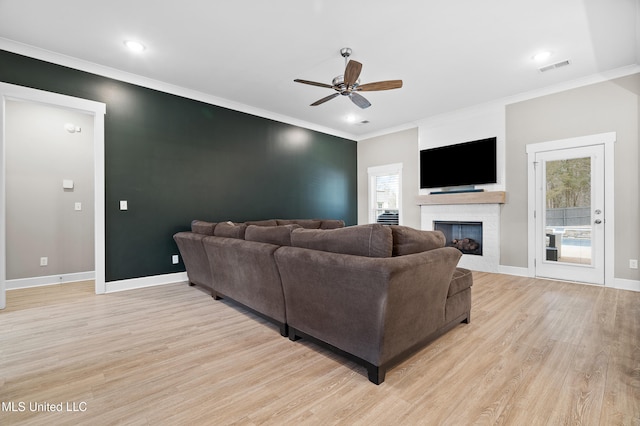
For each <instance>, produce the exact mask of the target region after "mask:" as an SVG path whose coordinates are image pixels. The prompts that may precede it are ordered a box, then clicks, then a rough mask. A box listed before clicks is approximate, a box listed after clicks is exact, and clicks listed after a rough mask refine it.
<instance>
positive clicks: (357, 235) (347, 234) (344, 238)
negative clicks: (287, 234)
mask: <svg viewBox="0 0 640 426" xmlns="http://www.w3.org/2000/svg"><path fill="white" fill-rule="evenodd" d="M291 245H292V246H293V247H302V248H308V249H313V250H321V251H329V252H333V253H343V254H353V255H357V256H367V257H391V254H392V252H393V237H392V234H391V229H389V228H388V227H387V226H383V225H380V224H378V223H373V224H370V225H359V226H348V227H345V228H337V229H294V230H293V231H292V232H291Z"/></svg>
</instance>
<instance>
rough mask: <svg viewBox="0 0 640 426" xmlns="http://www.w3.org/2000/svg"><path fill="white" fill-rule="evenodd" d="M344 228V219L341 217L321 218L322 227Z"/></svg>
mask: <svg viewBox="0 0 640 426" xmlns="http://www.w3.org/2000/svg"><path fill="white" fill-rule="evenodd" d="M336 228H344V220H341V219H321V222H320V229H336Z"/></svg>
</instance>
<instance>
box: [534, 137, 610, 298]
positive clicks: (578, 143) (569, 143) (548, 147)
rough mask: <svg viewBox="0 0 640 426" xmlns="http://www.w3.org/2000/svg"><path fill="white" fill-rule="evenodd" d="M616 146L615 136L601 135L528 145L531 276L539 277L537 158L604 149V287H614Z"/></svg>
mask: <svg viewBox="0 0 640 426" xmlns="http://www.w3.org/2000/svg"><path fill="white" fill-rule="evenodd" d="M615 142H616V132H608V133H599V134H596V135H589V136H579V137H575V138H569V139H560V140H555V141H548V142H540V143H535V144H528V145H527V148H526V151H527V182H528V183H527V185H528V208H527V222H528V230H527V239H528V243H527V249H528V255H527V258H528V265H527V266H528V275H529V276H530V277H534V276H535V274H536V270H535V261H536V247H535V240H536V238H535V232H536V224H535V216H534V214H535V213H534V212H535V208H536V206H535V204H536V188H535V184H536V179H535V168H534V162H535V157H536V154H537V153H539V152H545V151H555V150H559V149H569V148H579V147H583V146H591V145H604V174H605V179H604V185H605V188H604V205H605V210H604V211H605V214H606V218H605V235H604V246H605V253H604V257H605V258H604V268H605V269H604V285H605V287H614V279H615V273H614V267H615V263H614V261H615V236H614V230H615V223H614V220H615V211H614V206H615V203H614V200H615V198H614V188H615V186H614V164H615V163H614V153H615V151H614V146H615Z"/></svg>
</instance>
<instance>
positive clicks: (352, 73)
mask: <svg viewBox="0 0 640 426" xmlns="http://www.w3.org/2000/svg"><path fill="white" fill-rule="evenodd" d="M360 71H362V64H361V63H360V62H358V61H353V60H351V61H349V63H348V64H347V68H345V70H344V82H345V84H346V85H347V86H353V85H354V84H355V83H356V81H358V77H360Z"/></svg>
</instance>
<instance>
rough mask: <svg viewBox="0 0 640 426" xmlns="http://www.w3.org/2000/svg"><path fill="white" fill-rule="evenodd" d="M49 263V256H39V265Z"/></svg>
mask: <svg viewBox="0 0 640 426" xmlns="http://www.w3.org/2000/svg"><path fill="white" fill-rule="evenodd" d="M48 264H49V258H48V257H41V258H40V266H47V265H48Z"/></svg>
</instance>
